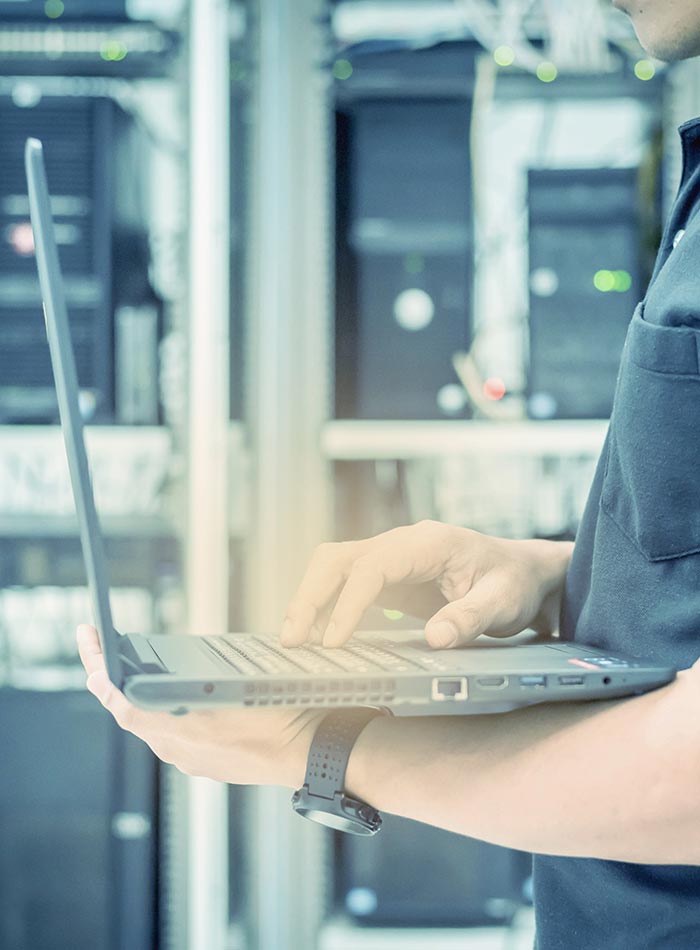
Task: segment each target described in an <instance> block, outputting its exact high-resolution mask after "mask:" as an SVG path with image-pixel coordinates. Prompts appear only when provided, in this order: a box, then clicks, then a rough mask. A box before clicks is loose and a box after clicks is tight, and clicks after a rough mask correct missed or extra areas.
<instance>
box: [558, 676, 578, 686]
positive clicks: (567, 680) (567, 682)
mask: <svg viewBox="0 0 700 950" xmlns="http://www.w3.org/2000/svg"><path fill="white" fill-rule="evenodd" d="M559 685H560V686H583V677H582V676H560V677H559Z"/></svg>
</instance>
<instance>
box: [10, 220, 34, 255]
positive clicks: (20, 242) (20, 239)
mask: <svg viewBox="0 0 700 950" xmlns="http://www.w3.org/2000/svg"><path fill="white" fill-rule="evenodd" d="M7 236H8V240H9V242H10V244H11V245H12V247H13V248H14V250H15V251H16V252H17V253H18V254H19V255H20V256H21V257H31V256H32V255H33V254H34V233H33V231H32V226H31V224H30V223H29V221H20V222H19V223H18V224H13V225H12V226H11V227H10V228H8V234H7Z"/></svg>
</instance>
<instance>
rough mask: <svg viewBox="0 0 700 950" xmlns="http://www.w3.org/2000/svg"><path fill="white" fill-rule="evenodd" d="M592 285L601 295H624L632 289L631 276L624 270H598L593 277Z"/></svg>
mask: <svg viewBox="0 0 700 950" xmlns="http://www.w3.org/2000/svg"><path fill="white" fill-rule="evenodd" d="M593 284H594V286H595V288H596V290H599V291H600V292H601V293H603V294H607V293H610V292H611V291H616V292H617V293H619V294H624V293H627V291H628V290H630V288H631V287H632V275H631V274H630V273H629V271H626V270H599V271H596V272H595V274H594V276H593Z"/></svg>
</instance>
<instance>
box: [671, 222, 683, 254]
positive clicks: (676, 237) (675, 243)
mask: <svg viewBox="0 0 700 950" xmlns="http://www.w3.org/2000/svg"><path fill="white" fill-rule="evenodd" d="M684 234H685V228H681V229H680V231H676V233H675V234H674V235H673V250H674V251H675V249H676V248H677V247H678V245H679V244H680V243H681V238H682V237H683V235H684Z"/></svg>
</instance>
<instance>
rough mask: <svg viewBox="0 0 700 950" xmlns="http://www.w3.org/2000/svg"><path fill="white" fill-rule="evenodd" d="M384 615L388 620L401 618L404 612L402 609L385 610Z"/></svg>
mask: <svg viewBox="0 0 700 950" xmlns="http://www.w3.org/2000/svg"><path fill="white" fill-rule="evenodd" d="M384 616H385V617H386V619H387V620H401V618H402V617H403V614H402V613H401V611H400V610H385V611H384Z"/></svg>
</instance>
